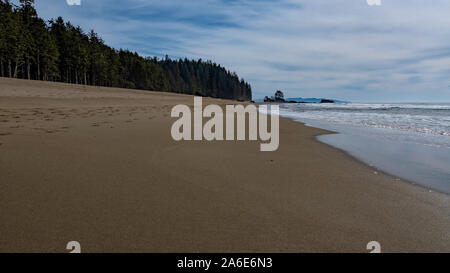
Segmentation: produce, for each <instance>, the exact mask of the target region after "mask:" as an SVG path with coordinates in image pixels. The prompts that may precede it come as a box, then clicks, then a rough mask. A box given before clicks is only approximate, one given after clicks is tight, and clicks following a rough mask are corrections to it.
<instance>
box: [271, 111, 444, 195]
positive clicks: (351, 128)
mask: <svg viewBox="0 0 450 273" xmlns="http://www.w3.org/2000/svg"><path fill="white" fill-rule="evenodd" d="M280 115H281V116H284V117H289V118H292V119H294V120H297V121H301V122H304V123H306V124H307V125H309V126H313V127H318V128H323V129H327V130H331V131H335V132H337V133H338V134H332V135H322V136H319V137H318V139H319V140H320V141H322V142H325V143H327V144H329V145H332V146H335V147H337V148H339V149H342V150H345V151H346V152H348V153H349V154H351V155H352V156H354V157H356V158H358V159H360V160H362V161H363V162H365V163H367V164H369V165H371V166H373V167H375V168H378V169H380V170H381V171H384V172H386V173H389V174H392V175H394V176H396V177H399V178H402V179H405V180H408V181H411V182H413V183H417V184H419V185H421V186H424V187H426V188H430V189H433V190H436V191H440V192H445V193H450V103H434V104H431V103H405V104H398V103H377V104H375V103H339V104H283V105H280ZM281 141H282V140H281ZM281 144H282V143H281Z"/></svg>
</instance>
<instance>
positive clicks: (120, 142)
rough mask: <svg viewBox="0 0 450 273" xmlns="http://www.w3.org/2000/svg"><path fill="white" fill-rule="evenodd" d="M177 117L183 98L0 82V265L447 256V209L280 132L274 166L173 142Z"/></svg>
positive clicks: (289, 124)
mask: <svg viewBox="0 0 450 273" xmlns="http://www.w3.org/2000/svg"><path fill="white" fill-rule="evenodd" d="M207 101H210V102H216V103H221V104H224V103H231V102H227V101H221V100H212V99H209V100H207ZM178 103H186V104H192V103H193V98H192V97H191V96H185V95H178V94H168V93H158V92H146V91H133V90H123V89H112V88H111V89H109V88H99V87H85V86H76V85H67V84H60V83H48V82H36V81H24V80H12V79H4V78H0V252H67V251H66V250H65V246H66V244H67V242H69V241H72V240H75V241H79V242H80V243H81V247H82V251H83V252H305V251H306V252H325V251H326V252H338V251H339V252H340V251H346V252H367V250H366V244H367V243H368V242H369V241H373V240H376V241H379V242H380V243H381V247H382V251H384V252H397V251H402V252H403V251H407V252H410V251H411V252H416V251H426V252H428V251H430V252H435V251H446V252H449V251H450V198H449V196H448V195H445V194H440V193H435V192H429V191H428V190H426V189H424V188H420V187H418V186H414V185H411V184H409V183H407V182H403V181H397V180H396V178H394V177H391V176H389V175H385V174H382V173H380V172H378V173H377V174H376V173H375V170H374V169H371V168H370V167H368V166H366V165H364V164H362V163H360V162H358V161H357V160H354V159H353V158H351V157H350V156H348V155H347V154H345V153H344V152H342V151H339V150H337V149H334V148H332V147H329V146H327V145H325V144H322V143H319V142H317V141H316V140H315V138H314V137H315V136H316V135H318V134H323V133H326V132H325V131H322V130H319V129H314V128H310V127H306V126H304V125H302V124H300V123H296V122H293V121H291V120H287V119H282V120H281V121H280V148H279V150H278V151H276V152H266V153H263V152H260V151H259V142H248V141H243V142H175V141H173V140H172V138H171V136H170V128H171V125H172V122H173V121H174V119H171V118H170V110H171V107H172V106H173V105H175V104H178Z"/></svg>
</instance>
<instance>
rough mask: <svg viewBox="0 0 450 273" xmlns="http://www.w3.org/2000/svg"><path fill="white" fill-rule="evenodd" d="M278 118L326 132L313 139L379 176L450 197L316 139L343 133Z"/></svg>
mask: <svg viewBox="0 0 450 273" xmlns="http://www.w3.org/2000/svg"><path fill="white" fill-rule="evenodd" d="M280 118H286V119H290V120H293V121H294V122H298V123H300V124H302V125H304V126H306V127H311V128H315V129H320V130H324V131H327V132H326V133H324V134H318V135H316V136H315V137H314V139H315V140H316V141H317V142H319V143H322V144H324V145H327V146H329V147H331V148H333V149H337V150H339V151H341V152H343V153H345V154H346V155H347V156H348V157H350V158H351V159H353V160H355V161H357V162H359V163H361V164H364V165H365V166H367V167H369V168H371V169H373V170H374V171H376V172H378V173H380V174H383V175H386V176H390V177H392V178H393V179H395V180H396V182H399V183H406V184H409V185H411V186H415V187H418V188H420V189H423V190H426V191H428V192H435V193H438V194H443V195H445V196H450V193H446V192H444V191H440V190H438V189H435V188H431V187H427V186H425V185H423V184H421V183H418V182H414V181H412V180H409V179H407V178H403V177H399V176H397V175H395V174H392V173H389V172H388V171H385V170H383V169H381V168H378V167H376V166H374V165H370V164H368V163H366V162H364V161H363V160H362V159H360V158H358V157H357V156H354V155H352V154H351V153H350V152H349V151H346V150H344V149H341V148H339V147H335V146H333V145H332V144H328V143H326V142H324V141H321V140H319V139H318V137H320V136H324V135H334V134H336V135H338V134H341V135H342V134H343V133H340V132H337V131H332V130H327V129H323V128H320V127H315V126H314V125H309V124H307V123H306V122H303V121H299V120H295V119H293V118H289V117H280Z"/></svg>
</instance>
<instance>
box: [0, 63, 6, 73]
mask: <svg viewBox="0 0 450 273" xmlns="http://www.w3.org/2000/svg"><path fill="white" fill-rule="evenodd" d="M0 66H1V70H2V71H1V73H2V77H4V76H5V70H4V69H3V60H2V61H0Z"/></svg>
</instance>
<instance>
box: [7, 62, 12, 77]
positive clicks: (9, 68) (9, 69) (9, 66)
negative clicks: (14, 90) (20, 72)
mask: <svg viewBox="0 0 450 273" xmlns="http://www.w3.org/2000/svg"><path fill="white" fill-rule="evenodd" d="M8 72H9V74H8V75H9V77H10V78H11V76H12V73H11V60H8Z"/></svg>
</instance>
